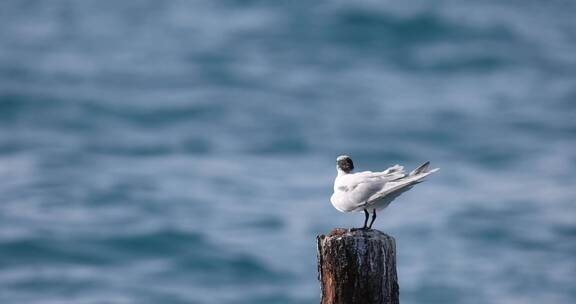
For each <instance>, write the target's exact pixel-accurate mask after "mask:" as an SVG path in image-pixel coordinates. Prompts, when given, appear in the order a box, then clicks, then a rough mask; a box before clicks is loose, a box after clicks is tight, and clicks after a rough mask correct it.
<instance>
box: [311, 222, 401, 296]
mask: <svg viewBox="0 0 576 304" xmlns="http://www.w3.org/2000/svg"><path fill="white" fill-rule="evenodd" d="M316 240H317V245H318V280H319V281H320V285H321V288H322V298H321V300H320V303H321V304H397V303H399V288H398V278H397V275H396V243H395V241H394V238H393V237H391V236H389V235H387V234H385V233H383V232H381V231H378V230H373V229H370V230H360V229H358V230H348V229H342V228H336V229H334V230H332V231H331V232H330V234H328V235H319V236H318V237H317V238H316Z"/></svg>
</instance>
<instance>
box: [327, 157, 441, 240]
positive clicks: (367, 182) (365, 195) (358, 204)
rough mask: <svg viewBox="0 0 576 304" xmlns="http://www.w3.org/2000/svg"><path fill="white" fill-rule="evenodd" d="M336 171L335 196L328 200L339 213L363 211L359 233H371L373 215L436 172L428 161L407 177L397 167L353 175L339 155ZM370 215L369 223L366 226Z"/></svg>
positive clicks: (350, 166) (349, 161)
mask: <svg viewBox="0 0 576 304" xmlns="http://www.w3.org/2000/svg"><path fill="white" fill-rule="evenodd" d="M336 170H337V171H338V176H336V179H335V180H334V193H333V194H332V197H330V202H331V203H332V206H334V208H336V209H337V210H338V211H340V212H352V211H364V215H365V219H364V227H362V229H370V228H372V224H373V223H374V220H376V211H380V210H382V209H384V208H386V207H388V205H390V203H391V202H392V201H393V200H394V199H396V198H397V197H398V196H400V194H402V193H404V192H406V191H408V190H410V189H412V187H414V185H416V184H418V183H420V182H422V181H423V178H425V177H426V176H428V175H430V174H432V173H434V172H436V171H438V170H439V168H436V169H430V162H429V161H427V162H425V163H424V164H422V165H420V166H419V167H418V168H416V169H414V171H412V172H410V173H408V174H406V173H405V172H404V167H402V166H399V165H394V166H392V167H390V168H388V169H386V170H384V171H381V172H372V171H364V172H358V173H353V172H352V170H354V163H353V162H352V159H351V158H350V156H348V155H340V156H338V158H337V159H336ZM370 211H371V212H372V221H370V225H367V224H368V218H369V217H370V215H369V212H370Z"/></svg>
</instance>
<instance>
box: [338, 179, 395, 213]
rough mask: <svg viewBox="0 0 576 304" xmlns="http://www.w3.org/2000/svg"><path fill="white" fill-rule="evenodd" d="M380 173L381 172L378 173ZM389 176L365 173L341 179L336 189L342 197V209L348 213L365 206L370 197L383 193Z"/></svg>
mask: <svg viewBox="0 0 576 304" xmlns="http://www.w3.org/2000/svg"><path fill="white" fill-rule="evenodd" d="M377 173H380V172H377ZM386 177H387V176H385V175H374V172H370V171H365V172H359V173H354V174H349V175H345V176H343V177H340V178H339V180H338V181H337V182H336V189H335V190H337V191H338V192H339V193H340V194H341V195H342V196H341V197H342V199H343V200H341V201H340V203H341V204H342V205H343V208H342V209H345V210H347V211H350V210H354V209H357V208H360V207H361V206H363V205H365V204H366V203H367V202H368V200H369V199H370V197H372V196H373V195H375V194H377V193H378V192H380V191H382V189H383V187H384V185H385V184H386V182H387V178H386Z"/></svg>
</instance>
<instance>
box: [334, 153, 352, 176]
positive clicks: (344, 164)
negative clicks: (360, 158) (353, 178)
mask: <svg viewBox="0 0 576 304" xmlns="http://www.w3.org/2000/svg"><path fill="white" fill-rule="evenodd" d="M336 169H337V170H338V171H342V172H344V173H350V172H352V170H354V163H353V162H352V159H351V158H350V156H348V155H340V156H338V158H336Z"/></svg>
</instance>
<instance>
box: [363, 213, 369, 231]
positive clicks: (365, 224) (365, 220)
mask: <svg viewBox="0 0 576 304" xmlns="http://www.w3.org/2000/svg"><path fill="white" fill-rule="evenodd" d="M364 216H365V218H364V227H362V229H367V227H368V226H367V225H368V218H369V217H370V213H368V210H366V209H364Z"/></svg>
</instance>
